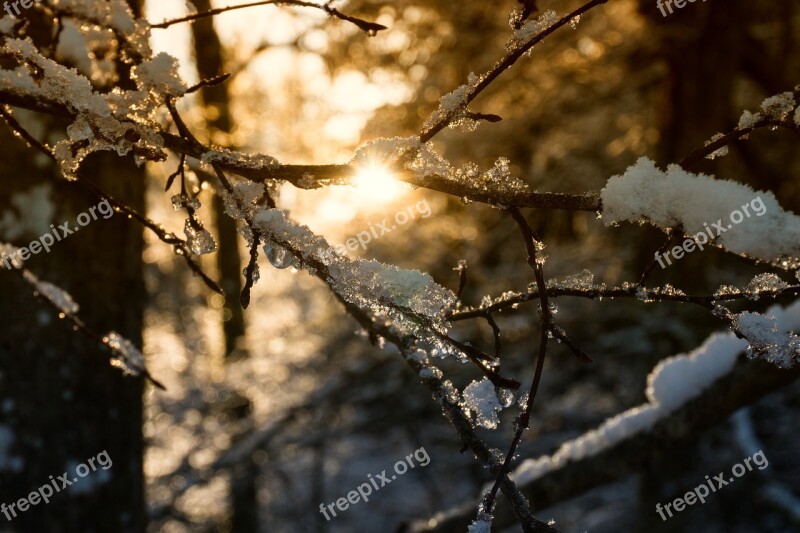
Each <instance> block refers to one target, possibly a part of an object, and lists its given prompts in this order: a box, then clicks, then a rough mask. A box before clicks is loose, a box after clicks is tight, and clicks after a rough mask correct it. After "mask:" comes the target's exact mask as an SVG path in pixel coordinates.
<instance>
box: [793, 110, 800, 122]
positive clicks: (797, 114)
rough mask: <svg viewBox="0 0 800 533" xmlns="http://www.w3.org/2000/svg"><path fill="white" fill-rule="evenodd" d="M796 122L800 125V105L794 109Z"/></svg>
mask: <svg viewBox="0 0 800 533" xmlns="http://www.w3.org/2000/svg"><path fill="white" fill-rule="evenodd" d="M794 123H795V124H797V125H798V126H800V106H797V109H795V111H794Z"/></svg>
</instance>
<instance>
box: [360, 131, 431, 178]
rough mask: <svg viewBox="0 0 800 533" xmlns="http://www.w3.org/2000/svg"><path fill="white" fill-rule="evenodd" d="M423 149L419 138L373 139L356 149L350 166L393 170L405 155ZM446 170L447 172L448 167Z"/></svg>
mask: <svg viewBox="0 0 800 533" xmlns="http://www.w3.org/2000/svg"><path fill="white" fill-rule="evenodd" d="M422 148H423V147H422V146H421V144H420V142H419V139H418V138H417V137H391V138H387V137H382V138H379V139H373V140H371V141H367V142H365V143H363V144H362V145H361V146H359V147H358V148H357V149H356V151H355V154H353V157H352V159H351V160H350V165H351V166H353V167H355V168H358V167H370V166H374V165H379V166H383V167H386V168H391V167H393V166H394V165H395V163H397V162H398V161H399V159H400V158H401V157H402V156H404V155H405V154H407V153H409V154H410V153H411V152H412V151H413V150H420V149H422ZM418 157H419V156H418ZM444 170H445V171H446V167H445V169H444Z"/></svg>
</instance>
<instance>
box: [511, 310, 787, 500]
mask: <svg viewBox="0 0 800 533" xmlns="http://www.w3.org/2000/svg"><path fill="white" fill-rule="evenodd" d="M769 313H770V314H772V315H773V316H775V317H776V320H778V319H779V320H780V325H781V328H782V329H789V328H794V329H796V328H800V301H797V302H795V303H794V304H792V305H791V306H789V307H787V308H785V309H784V308H780V307H778V306H775V307H772V308H771V309H770V310H769ZM746 348H747V342H746V341H744V340H742V339H739V338H737V337H736V336H735V335H734V334H733V333H715V334H713V335H712V336H711V337H709V338H708V339H707V340H706V341H705V342H704V343H703V344H702V345H701V346H700V347H699V348H697V349H695V350H693V351H692V352H690V353H688V354H679V355H675V356H673V357H669V358H667V359H664V360H663V361H661V362H659V363H658V365H656V367H655V368H654V369H653V371H652V372H651V373H650V375H649V376H648V377H647V389H646V394H647V399H648V402H647V403H645V404H642V405H639V406H636V407H634V408H632V409H629V410H627V411H625V412H624V413H621V414H619V415H617V416H615V417H613V418H610V419H609V420H606V421H605V422H604V423H603V424H602V425H600V426H599V427H598V428H597V429H594V430H592V431H589V432H588V433H585V434H583V435H582V436H580V437H578V438H577V439H575V440H573V441H570V442H566V443H564V444H563V445H562V446H561V447H560V448H559V449H558V451H557V452H556V453H554V454H553V455H550V456H545V457H540V458H538V459H528V460H526V461H524V462H523V463H522V464H521V465H520V466H519V467H517V469H516V470H515V471H514V473H513V478H514V479H515V480H516V481H517V482H518V483H520V484H523V485H525V484H528V483H531V482H532V481H534V480H536V479H538V478H540V477H541V476H543V475H544V474H546V473H547V472H550V471H552V470H555V469H558V468H560V467H561V466H563V465H564V464H565V463H568V462H572V461H577V460H580V459H583V458H586V457H591V456H593V455H597V454H598V453H600V452H602V451H603V450H605V449H607V448H609V447H611V446H614V445H615V444H617V443H618V442H620V441H622V440H625V439H628V438H630V437H631V436H632V435H635V434H637V433H640V432H642V431H646V430H648V429H649V428H652V427H653V425H654V424H655V423H656V422H658V421H660V420H662V419H664V418H666V417H667V416H669V415H670V413H672V412H673V411H675V410H676V409H678V408H680V407H681V406H683V405H684V404H686V403H687V402H688V401H690V400H692V399H693V398H695V397H697V396H698V395H699V394H700V393H701V392H703V391H704V390H705V389H707V388H708V387H710V386H711V384H712V383H714V382H715V381H716V380H718V379H720V378H722V377H723V376H725V375H726V374H728V373H729V372H730V371H731V369H732V368H733V366H734V364H735V363H736V359H737V357H738V355H739V354H740V353H742V352H743V351H744V350H745V349H746Z"/></svg>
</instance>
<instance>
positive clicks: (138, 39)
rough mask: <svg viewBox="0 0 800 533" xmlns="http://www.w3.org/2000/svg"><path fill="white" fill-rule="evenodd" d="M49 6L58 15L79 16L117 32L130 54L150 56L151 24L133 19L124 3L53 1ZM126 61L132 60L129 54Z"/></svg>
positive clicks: (126, 55)
mask: <svg viewBox="0 0 800 533" xmlns="http://www.w3.org/2000/svg"><path fill="white" fill-rule="evenodd" d="M50 4H51V7H52V8H53V9H54V10H55V11H56V12H59V13H65V14H67V15H77V18H79V19H83V20H86V21H90V22H94V23H95V24H97V25H99V26H101V27H103V28H109V29H111V30H114V33H115V34H116V35H117V36H119V37H120V38H122V39H123V40H124V43H125V45H126V46H127V47H129V48H130V51H131V52H133V53H134V54H136V55H138V56H141V57H149V56H150V54H151V51H150V25H149V24H148V23H147V21H145V20H142V19H136V18H134V16H133V12H132V11H131V8H130V6H129V5H128V3H127V2H126V1H125V0H108V1H105V2H96V1H95V0H51V2H50ZM123 59H125V60H130V58H129V57H128V54H127V53H126V54H124V55H123Z"/></svg>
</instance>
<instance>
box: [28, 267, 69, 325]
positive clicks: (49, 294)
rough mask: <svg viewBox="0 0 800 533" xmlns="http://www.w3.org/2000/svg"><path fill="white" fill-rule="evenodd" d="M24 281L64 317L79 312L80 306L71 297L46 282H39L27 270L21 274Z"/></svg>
mask: <svg viewBox="0 0 800 533" xmlns="http://www.w3.org/2000/svg"><path fill="white" fill-rule="evenodd" d="M22 275H23V276H24V277H25V279H26V280H27V281H28V283H30V284H31V285H33V286H34V287H35V288H36V292H38V293H39V294H41V295H42V296H44V297H45V298H47V299H48V300H49V301H50V302H51V303H52V304H53V305H55V306H56V307H58V309H59V310H60V311H61V312H62V313H64V314H66V315H74V314H76V313H77V312H78V311H79V310H80V306H78V304H77V303H75V300H73V299H72V295H70V294H69V293H68V292H67V291H65V290H64V289H62V288H60V287H57V286H55V285H53V284H52V283H48V282H46V281H41V280H40V279H39V278H37V277H36V276H35V275H33V274H32V273H31V272H28V271H27V270H26V271H24V272H23V273H22Z"/></svg>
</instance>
